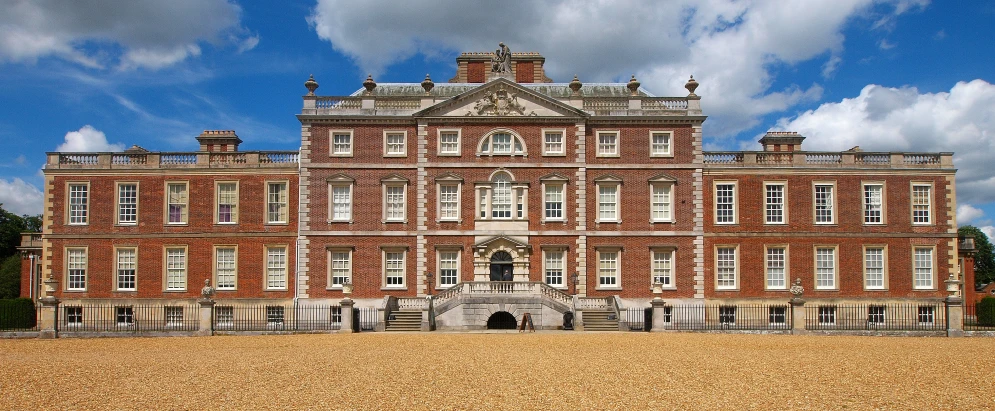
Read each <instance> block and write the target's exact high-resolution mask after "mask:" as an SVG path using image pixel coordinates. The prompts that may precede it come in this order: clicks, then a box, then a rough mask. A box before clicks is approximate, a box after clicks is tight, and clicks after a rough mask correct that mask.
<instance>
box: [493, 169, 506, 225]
mask: <svg viewBox="0 0 995 411" xmlns="http://www.w3.org/2000/svg"><path fill="white" fill-rule="evenodd" d="M492 187H493V191H492V193H491V196H492V200H491V217H493V218H511V179H510V178H509V177H508V175H507V174H498V175H496V176H494V185H493V186H492Z"/></svg>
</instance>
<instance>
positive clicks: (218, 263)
mask: <svg viewBox="0 0 995 411" xmlns="http://www.w3.org/2000/svg"><path fill="white" fill-rule="evenodd" d="M214 284H215V286H214V288H215V289H216V290H221V291H231V290H235V289H236V288H237V287H238V246H234V245H216V246H214Z"/></svg>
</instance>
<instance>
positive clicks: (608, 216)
mask: <svg viewBox="0 0 995 411" xmlns="http://www.w3.org/2000/svg"><path fill="white" fill-rule="evenodd" d="M617 201H618V186H616V185H599V186H598V218H599V219H600V220H601V221H616V220H617V219H618V212H617V209H616V207H617Z"/></svg>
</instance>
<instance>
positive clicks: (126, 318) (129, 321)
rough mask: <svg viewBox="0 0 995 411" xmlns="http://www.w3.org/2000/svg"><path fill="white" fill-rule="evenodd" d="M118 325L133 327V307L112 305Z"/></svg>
mask: <svg viewBox="0 0 995 411" xmlns="http://www.w3.org/2000/svg"><path fill="white" fill-rule="evenodd" d="M114 312H115V314H116V316H117V326H118V327H133V326H134V325H135V308H134V307H131V306H118V307H114Z"/></svg>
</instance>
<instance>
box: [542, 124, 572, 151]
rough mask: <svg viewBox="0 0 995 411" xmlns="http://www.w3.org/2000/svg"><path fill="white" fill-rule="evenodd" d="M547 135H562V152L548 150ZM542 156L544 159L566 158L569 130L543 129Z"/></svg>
mask: <svg viewBox="0 0 995 411" xmlns="http://www.w3.org/2000/svg"><path fill="white" fill-rule="evenodd" d="M546 134H559V135H560V147H561V148H560V151H547V150H546ZM542 155H543V157H566V155H567V129H565V128H544V129H542Z"/></svg>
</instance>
